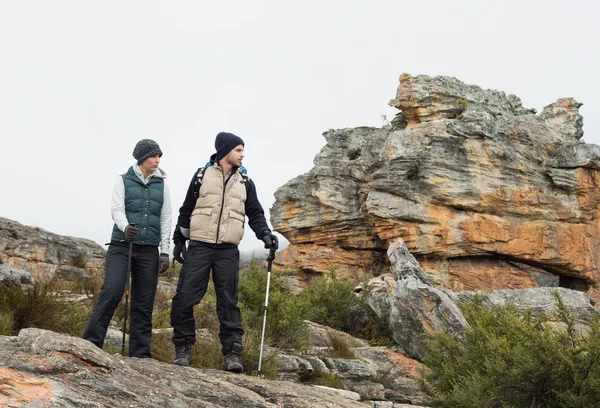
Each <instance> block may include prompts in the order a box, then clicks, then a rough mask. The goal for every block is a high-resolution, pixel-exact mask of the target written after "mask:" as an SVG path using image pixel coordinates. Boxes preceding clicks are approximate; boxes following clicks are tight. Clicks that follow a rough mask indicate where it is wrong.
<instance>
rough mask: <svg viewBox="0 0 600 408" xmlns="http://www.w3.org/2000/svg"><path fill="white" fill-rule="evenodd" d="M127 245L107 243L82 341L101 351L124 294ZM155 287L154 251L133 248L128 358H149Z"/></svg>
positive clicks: (156, 275) (156, 254)
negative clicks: (100, 278) (100, 280)
mask: <svg viewBox="0 0 600 408" xmlns="http://www.w3.org/2000/svg"><path fill="white" fill-rule="evenodd" d="M128 256H129V244H128V243H121V242H118V243H111V245H110V246H109V248H108V251H107V253H106V263H105V267H104V283H103V284H102V289H101V291H100V296H99V297H98V301H97V302H96V305H95V307H94V311H93V312H92V315H91V317H90V320H89V322H88V325H87V327H86V329H85V332H84V334H83V338H84V339H86V340H89V341H91V342H92V343H94V344H95V345H96V346H98V347H100V348H102V346H103V345H104V338H105V337H106V331H107V329H108V325H109V323H110V320H111V319H112V317H113V314H114V312H115V309H116V307H117V306H118V305H119V302H120V301H121V299H122V298H123V294H124V293H125V283H126V278H127V258H128ZM157 283H158V248H157V247H155V246H149V245H137V244H133V251H132V257H131V290H130V298H129V302H130V303H129V304H130V305H131V317H130V320H129V322H130V329H129V355H130V356H131V357H150V337H151V335H152V309H153V307H154V296H155V295H156V285H157Z"/></svg>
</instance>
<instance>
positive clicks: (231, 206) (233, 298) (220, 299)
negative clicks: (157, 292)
mask: <svg viewBox="0 0 600 408" xmlns="http://www.w3.org/2000/svg"><path fill="white" fill-rule="evenodd" d="M215 149H216V151H217V152H216V153H215V154H213V155H212V156H211V157H210V162H209V163H208V164H207V166H206V167H204V168H202V169H199V171H198V172H197V173H196V174H194V177H193V178H192V182H191V183H190V186H189V188H188V191H187V195H186V197H185V200H184V202H183V205H182V206H181V208H180V209H179V218H178V221H177V226H176V228H175V233H174V235H173V241H174V242H175V248H174V250H173V255H174V258H175V259H176V260H177V261H179V262H181V263H183V267H182V269H181V274H180V276H179V282H178V284H177V293H176V294H175V297H174V298H173V304H172V308H171V325H172V326H173V343H174V344H175V352H176V358H175V361H174V364H178V365H183V366H187V365H190V363H191V361H192V345H193V344H194V342H195V341H196V327H195V321H194V312H193V308H194V305H196V304H198V303H200V301H201V300H202V297H203V296H204V294H205V293H206V289H207V286H208V279H209V274H210V271H211V270H212V279H213V283H214V286H215V293H216V296H217V315H218V317H219V322H220V331H219V338H220V340H221V346H222V353H223V355H224V356H225V362H224V367H223V368H224V369H225V370H227V371H232V372H236V373H241V372H242V371H243V369H244V367H243V366H242V364H241V362H240V361H241V357H242V353H243V351H244V347H243V346H242V335H243V334H244V329H243V328H242V318H241V313H240V309H239V307H238V306H237V302H238V277H239V259H240V252H239V250H238V244H239V243H240V241H241V239H242V237H243V235H244V224H245V217H246V216H247V217H248V219H249V223H248V224H249V225H250V228H252V230H253V231H254V233H255V234H256V237H257V238H258V239H261V240H262V241H263V242H264V243H265V248H271V247H274V248H277V245H278V243H277V238H276V237H275V235H273V234H272V233H271V230H270V229H269V227H268V226H267V221H266V219H265V214H264V211H263V208H262V206H261V205H260V203H259V201H258V197H257V195H256V187H255V186H254V183H253V182H252V180H250V179H249V178H248V177H247V176H246V175H245V169H244V168H243V167H242V160H243V158H244V141H243V140H242V139H241V138H240V137H238V136H236V135H234V134H232V133H226V132H221V133H219V134H218V135H217V137H216V140H215ZM187 239H189V240H190V243H189V247H188V249H187V251H186V249H185V243H186V241H187Z"/></svg>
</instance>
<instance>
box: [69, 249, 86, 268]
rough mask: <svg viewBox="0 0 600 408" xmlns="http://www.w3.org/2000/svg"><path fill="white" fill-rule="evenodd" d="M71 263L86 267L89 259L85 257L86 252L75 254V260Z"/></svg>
mask: <svg viewBox="0 0 600 408" xmlns="http://www.w3.org/2000/svg"><path fill="white" fill-rule="evenodd" d="M71 264H72V265H73V266H76V267H78V268H85V266H86V264H87V260H86V257H85V253H83V252H80V253H78V254H77V255H75V256H74V257H73V261H72V262H71Z"/></svg>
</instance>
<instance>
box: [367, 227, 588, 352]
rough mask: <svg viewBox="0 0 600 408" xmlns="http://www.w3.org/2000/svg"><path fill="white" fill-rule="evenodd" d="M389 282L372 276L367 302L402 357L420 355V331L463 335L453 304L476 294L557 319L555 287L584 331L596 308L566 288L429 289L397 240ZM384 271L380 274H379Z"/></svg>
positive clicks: (392, 250) (462, 321)
mask: <svg viewBox="0 0 600 408" xmlns="http://www.w3.org/2000/svg"><path fill="white" fill-rule="evenodd" d="M388 256H389V258H390V262H391V270H392V273H393V277H394V280H393V281H391V280H389V279H386V280H385V281H384V282H387V283H388V285H389V286H387V287H386V285H385V284H383V283H382V279H381V277H379V278H375V279H373V280H371V282H373V283H374V284H373V285H370V284H368V285H369V286H371V287H372V289H374V290H372V292H371V293H370V295H369V297H368V300H367V304H368V305H369V307H370V308H371V309H372V310H373V311H374V312H375V314H376V315H377V316H378V317H379V318H381V319H383V320H384V321H386V322H387V324H388V326H389V328H390V330H391V332H392V335H393V338H394V340H395V341H396V343H398V345H400V347H402V348H403V349H404V351H405V352H406V354H407V355H409V356H411V357H414V358H419V359H420V358H422V357H423V356H424V351H423V343H422V335H423V334H425V333H426V334H433V333H434V332H437V331H444V332H446V333H450V334H453V335H457V336H459V337H463V335H464V330H465V328H466V327H467V326H468V323H467V321H466V320H465V318H464V316H463V314H462V311H461V310H460V308H459V307H458V302H464V301H466V302H468V301H471V300H472V299H473V297H474V296H475V295H483V296H485V301H484V305H485V306H486V307H492V306H505V305H507V304H509V303H510V304H512V305H514V306H515V307H517V308H518V309H521V310H530V311H531V313H532V314H533V315H534V316H540V317H542V318H544V319H545V320H546V321H552V322H553V323H556V322H555V321H554V320H553V319H554V315H555V312H556V297H555V295H554V294H553V293H552V292H553V291H556V292H557V293H558V294H559V295H560V297H561V298H562V301H563V304H564V305H565V306H566V307H567V308H568V310H569V311H570V313H571V315H572V316H573V317H574V318H575V327H576V330H578V331H579V332H582V333H585V332H587V330H588V329H589V326H588V325H589V322H590V319H591V317H592V316H595V317H597V315H598V313H599V312H598V310H597V309H595V308H594V302H593V301H592V299H591V298H590V297H589V295H587V294H586V293H582V292H579V291H576V290H572V289H567V288H549V287H543V288H532V289H507V290H497V291H491V292H486V293H481V292H453V291H451V290H449V289H444V288H441V287H440V288H436V287H433V286H432V285H431V284H430V282H429V281H428V280H427V278H426V277H425V273H424V272H423V270H422V269H421V267H420V265H419V263H418V262H417V261H416V259H415V258H414V257H413V256H412V255H411V254H410V253H409V252H408V249H407V247H406V245H405V244H404V242H403V241H402V239H398V240H397V241H396V242H393V243H392V244H391V245H390V247H389V249H388ZM384 276H385V275H382V277H384Z"/></svg>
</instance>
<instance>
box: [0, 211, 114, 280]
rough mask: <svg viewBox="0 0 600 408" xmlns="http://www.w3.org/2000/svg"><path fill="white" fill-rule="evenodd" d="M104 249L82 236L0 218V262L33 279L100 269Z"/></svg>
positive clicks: (74, 275) (79, 274) (83, 274)
mask: <svg viewBox="0 0 600 408" xmlns="http://www.w3.org/2000/svg"><path fill="white" fill-rule="evenodd" d="M105 257H106V251H105V250H104V248H102V247H101V246H100V245H98V244H97V243H95V242H93V241H91V240H89V239H83V238H73V237H67V236H63V235H58V234H54V233H51V232H48V231H45V230H43V229H40V228H33V227H28V226H25V225H22V224H20V223H18V222H16V221H13V220H9V219H7V218H2V217H0V263H2V264H5V265H6V266H8V267H10V268H11V269H13V270H20V271H26V272H28V273H30V274H31V275H32V276H33V278H34V279H36V280H48V279H51V278H52V277H54V276H60V277H64V278H67V279H74V278H75V279H76V278H79V277H84V278H85V277H88V276H89V273H90V271H91V270H100V269H102V268H104V259H105Z"/></svg>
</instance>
